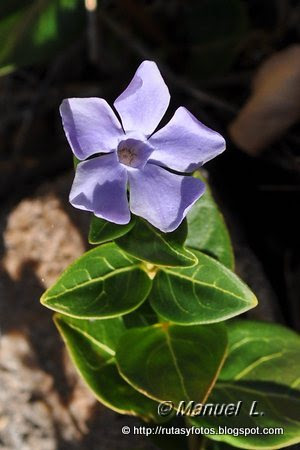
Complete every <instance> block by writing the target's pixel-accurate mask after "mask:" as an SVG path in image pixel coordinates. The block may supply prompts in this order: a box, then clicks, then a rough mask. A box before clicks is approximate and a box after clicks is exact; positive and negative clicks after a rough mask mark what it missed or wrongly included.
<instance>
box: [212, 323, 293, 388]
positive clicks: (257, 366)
mask: <svg viewBox="0 0 300 450" xmlns="http://www.w3.org/2000/svg"><path fill="white" fill-rule="evenodd" d="M227 330H228V339H229V352H228V357H227V359H226V362H225V364H224V367H223V370H222V372H221V374H220V379H221V380H223V381H227V380H235V381H237V380H247V381H257V380H258V381H268V382H273V383H279V384H284V385H287V386H289V387H291V388H294V389H300V336H299V335H298V334H297V333H295V332H294V331H291V330H289V329H288V328H285V327H283V326H281V325H277V324H273V323H264V322H255V321H248V320H243V321H242V320H235V321H232V322H229V323H228V324H227Z"/></svg>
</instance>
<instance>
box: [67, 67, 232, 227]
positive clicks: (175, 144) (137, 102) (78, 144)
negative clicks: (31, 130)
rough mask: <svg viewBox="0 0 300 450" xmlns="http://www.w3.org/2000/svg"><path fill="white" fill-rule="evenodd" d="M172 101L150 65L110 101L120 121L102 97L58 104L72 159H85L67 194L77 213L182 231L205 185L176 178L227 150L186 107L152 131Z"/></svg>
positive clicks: (113, 220)
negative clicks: (134, 219) (139, 219)
mask: <svg viewBox="0 0 300 450" xmlns="http://www.w3.org/2000/svg"><path fill="white" fill-rule="evenodd" d="M169 101H170V94H169V90H168V88H167V86H166V84H165V82H164V80H163V78H162V76H161V74H160V72H159V70H158V68H157V66H156V64H155V63H154V62H151V61H144V62H143V63H142V64H141V65H140V66H139V68H138V69H137V71H136V73H135V75H134V77H133V79H132V81H131V82H130V84H129V85H128V87H127V88H126V89H125V91H124V92H123V93H122V94H121V95H120V96H119V97H118V98H117V99H116V101H115V102H114V107H115V109H116V110H117V112H118V113H119V116H120V118H121V121H122V123H120V121H119V120H118V118H117V117H116V115H115V114H114V112H113V110H112V109H111V107H110V106H109V105H108V103H107V102H106V101H105V100H103V99H102V98H94V97H92V98H70V99H66V100H63V102H62V104H61V107H60V112H61V116H62V120H63V127H64V130H65V133H66V136H67V139H68V141H69V144H70V146H71V148H72V151H73V153H74V154H75V156H76V157H77V158H78V159H80V160H85V161H82V162H80V163H79V164H78V166H77V169H76V175H75V179H74V182H73V185H72V189H71V193H70V202H71V204H72V205H73V206H74V207H76V208H79V209H84V210H86V211H91V212H93V213H94V214H95V216H97V217H101V218H103V219H106V220H108V221H110V222H114V223H117V224H126V223H128V222H129V221H130V211H131V212H132V213H133V214H136V215H137V216H141V217H143V218H144V219H146V220H147V221H148V222H150V223H151V224H152V225H154V226H155V227H157V228H159V229H160V230H161V231H163V232H170V231H173V230H175V229H176V228H177V227H178V226H179V225H180V223H181V222H182V220H183V218H184V217H185V216H186V214H187V212H188V210H189V209H190V208H191V206H192V205H193V204H194V203H195V202H196V200H198V198H199V197H200V196H201V195H202V194H203V192H204V189H205V186H204V184H203V183H202V182H201V181H200V180H198V179H196V178H193V177H191V176H186V175H181V174H178V173H174V172H181V173H186V174H189V173H191V172H193V171H194V170H195V169H197V168H198V167H200V166H202V164H204V163H205V162H207V161H209V160H210V159H212V158H214V157H215V156H216V155H218V154H219V153H221V152H222V151H223V150H225V141H224V139H223V138H222V136H221V135H220V134H219V133H216V132H215V131H212V130H211V129H209V128H207V127H206V126H204V125H203V124H202V123H201V122H199V121H198V120H197V119H196V118H195V117H194V116H193V115H192V114H191V113H190V112H189V111H188V110H187V109H185V108H184V107H180V108H178V109H177V111H176V112H175V114H174V116H173V118H172V119H171V120H170V121H169V123H168V124H167V125H166V126H164V127H163V128H161V129H160V130H158V131H156V132H155V133H154V131H155V129H156V128H157V126H158V124H159V122H160V121H161V119H162V117H163V115H164V113H165V112H166V110H167V107H168V105H169ZM97 154H98V155H97ZM92 155H93V158H90V159H88V158H89V157H90V156H92ZM95 155H97V156H95ZM168 169H171V170H172V172H171V171H169V170H168ZM128 185H129V202H128V197H127V186H128Z"/></svg>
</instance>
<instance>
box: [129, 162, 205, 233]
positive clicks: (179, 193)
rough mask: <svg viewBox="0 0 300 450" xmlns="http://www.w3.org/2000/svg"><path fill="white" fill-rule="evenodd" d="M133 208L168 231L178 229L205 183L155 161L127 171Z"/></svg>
mask: <svg viewBox="0 0 300 450" xmlns="http://www.w3.org/2000/svg"><path fill="white" fill-rule="evenodd" d="M128 176H129V186H130V209H131V211H132V212H133V213H134V214H136V215H137V216H141V217H143V218H144V219H146V220H147V221H148V222H150V223H151V224H152V225H154V226H155V227H156V228H159V229H160V230H161V231H163V232H165V233H167V232H170V231H173V230H175V229H176V228H177V227H178V226H179V225H180V223H181V222H182V220H183V219H184V217H185V216H186V214H187V212H188V211H189V209H190V208H191V206H192V205H193V204H194V203H195V202H196V200H197V199H198V198H199V197H200V196H201V195H202V194H203V192H204V190H205V184H204V183H202V181H200V180H198V179H196V178H193V177H187V176H181V175H176V174H173V173H170V172H168V171H167V170H166V169H163V168H161V167H159V166H155V165H154V164H146V166H145V167H144V169H143V170H138V169H130V170H129V171H128Z"/></svg>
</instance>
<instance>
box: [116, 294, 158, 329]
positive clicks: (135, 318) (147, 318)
mask: <svg viewBox="0 0 300 450" xmlns="http://www.w3.org/2000/svg"><path fill="white" fill-rule="evenodd" d="M123 320H124V323H125V325H126V328H133V327H144V326H147V325H154V324H155V323H158V322H159V319H158V317H157V315H156V313H155V312H154V311H153V309H152V308H151V305H150V303H149V302H148V300H146V301H145V302H144V303H142V305H141V306H140V307H139V308H138V309H135V310H134V311H132V312H131V313H130V314H126V315H125V316H124V317H123Z"/></svg>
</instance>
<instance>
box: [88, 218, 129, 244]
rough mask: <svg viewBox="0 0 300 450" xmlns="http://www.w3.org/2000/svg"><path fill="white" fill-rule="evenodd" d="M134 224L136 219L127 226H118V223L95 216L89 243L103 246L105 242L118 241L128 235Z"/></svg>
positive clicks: (92, 221)
mask: <svg viewBox="0 0 300 450" xmlns="http://www.w3.org/2000/svg"><path fill="white" fill-rule="evenodd" d="M134 223H135V220H134V218H133V219H132V220H131V221H130V222H129V223H128V224H126V225H117V224H116V223H112V222H108V221H107V220H104V219H99V218H98V217H96V216H93V217H92V220H91V225H90V231H89V243H90V244H102V243H103V242H107V241H112V240H114V239H117V238H119V237H121V236H123V235H124V234H126V233H128V231H130V230H131V229H132V228H133V226H134Z"/></svg>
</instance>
